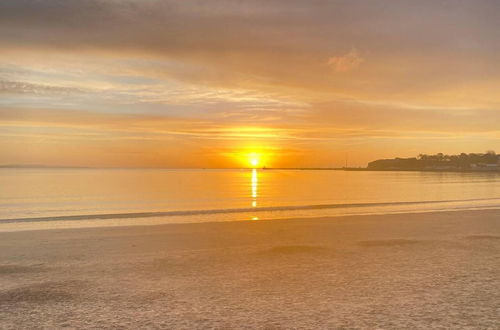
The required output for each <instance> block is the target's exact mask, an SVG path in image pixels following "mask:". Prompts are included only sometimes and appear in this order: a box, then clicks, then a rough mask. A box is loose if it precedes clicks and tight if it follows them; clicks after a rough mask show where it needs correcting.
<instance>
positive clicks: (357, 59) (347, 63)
mask: <svg viewBox="0 0 500 330" xmlns="http://www.w3.org/2000/svg"><path fill="white" fill-rule="evenodd" d="M364 61H365V59H364V58H362V57H361V56H360V55H359V53H358V51H357V50H356V49H355V48H352V49H351V50H350V51H349V52H348V53H347V54H345V55H341V56H332V57H330V58H329V59H328V65H330V66H331V67H332V69H333V70H335V71H337V72H347V71H351V70H354V69H356V68H358V67H359V66H360V65H361V63H363V62H364Z"/></svg>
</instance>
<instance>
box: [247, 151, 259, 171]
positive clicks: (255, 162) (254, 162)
mask: <svg viewBox="0 0 500 330" xmlns="http://www.w3.org/2000/svg"><path fill="white" fill-rule="evenodd" d="M248 162H249V163H250V165H251V166H252V167H257V166H259V164H260V155H259V154H258V153H255V152H253V153H251V154H249V155H248Z"/></svg>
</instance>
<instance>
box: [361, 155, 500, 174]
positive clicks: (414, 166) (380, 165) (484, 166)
mask: <svg viewBox="0 0 500 330" xmlns="http://www.w3.org/2000/svg"><path fill="white" fill-rule="evenodd" d="M368 169H370V170H430V171H432V170H434V171H447V170H455V171H500V156H499V155H497V154H496V153H495V152H494V151H488V152H486V153H470V154H466V153H461V154H459V155H444V154H442V153H438V154H435V155H425V154H421V155H419V156H418V157H414V158H393V159H379V160H375V161H373V162H370V163H368Z"/></svg>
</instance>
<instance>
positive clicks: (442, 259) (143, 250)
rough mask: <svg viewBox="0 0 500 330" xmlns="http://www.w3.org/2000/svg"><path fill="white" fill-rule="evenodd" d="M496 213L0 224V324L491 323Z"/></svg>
mask: <svg viewBox="0 0 500 330" xmlns="http://www.w3.org/2000/svg"><path fill="white" fill-rule="evenodd" d="M499 248H500V210H498V209H497V210H476V211H447V212H446V211H444V212H430V213H406V214H390V215H363V216H356V215H354V216H339V217H334V218H332V217H321V218H298V219H287V220H284V221H276V220H263V221H233V222H210V223H186V224H165V225H156V226H148V225H145V226H123V227H102V228H79V229H52V230H36V231H19V232H2V233H0V260H2V262H1V263H0V310H2V314H3V317H2V320H0V326H1V327H2V328H5V329H14V328H19V327H22V328H33V327H47V328H59V327H64V326H70V327H76V328H85V327H87V328H88V327H126V328H137V327H166V328H180V329H202V328H207V327H208V328H236V329H242V328H341V327H345V328H388V329H397V328H417V329H428V328H429V327H446V328H460V327H472V328H494V327H495V325H497V324H498V321H499V320H498V309H497V307H498V299H499V298H500V271H499V270H500V257H499V255H498V250H499Z"/></svg>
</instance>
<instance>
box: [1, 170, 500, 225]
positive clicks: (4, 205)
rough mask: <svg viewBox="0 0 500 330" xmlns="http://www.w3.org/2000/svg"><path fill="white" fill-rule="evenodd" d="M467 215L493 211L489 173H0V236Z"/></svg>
mask: <svg viewBox="0 0 500 330" xmlns="http://www.w3.org/2000/svg"><path fill="white" fill-rule="evenodd" d="M476 208H500V175H499V174H495V173H432V172H350V171H326V170H325V171H322V170H164V169H1V170H0V210H1V214H0V230H22V229H33V228H59V227H87V226H113V225H134V224H153V223H181V222H202V221H234V220H260V219H272V218H288V217H315V216H331V215H345V214H374V213H395V212H423V211H434V210H452V209H476Z"/></svg>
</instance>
